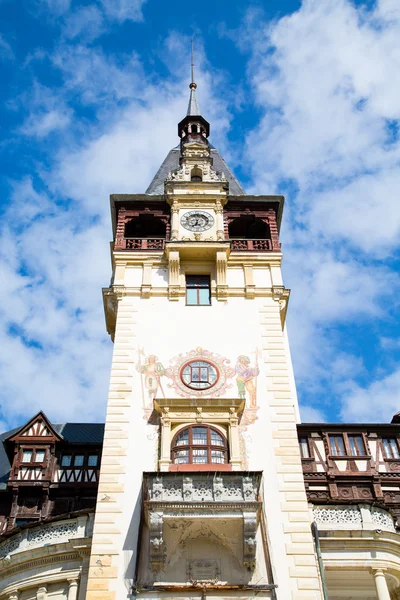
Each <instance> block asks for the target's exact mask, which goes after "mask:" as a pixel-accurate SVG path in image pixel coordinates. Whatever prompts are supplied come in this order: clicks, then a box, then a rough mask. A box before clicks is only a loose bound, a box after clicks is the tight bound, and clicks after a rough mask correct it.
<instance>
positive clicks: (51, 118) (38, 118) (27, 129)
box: [21, 110, 70, 138]
mask: <svg viewBox="0 0 400 600" xmlns="http://www.w3.org/2000/svg"><path fill="white" fill-rule="evenodd" d="M69 122H70V115H69V111H64V112H61V111H59V110H50V111H49V112H46V113H44V114H40V113H39V114H38V113H36V114H31V115H30V116H29V118H28V119H27V120H26V121H25V123H24V124H23V126H22V127H21V132H22V133H24V134H25V135H32V136H36V137H38V138H43V137H46V136H47V135H49V133H52V132H53V131H58V130H60V129H64V128H65V127H67V125H69Z"/></svg>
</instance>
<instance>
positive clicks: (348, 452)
mask: <svg viewBox="0 0 400 600" xmlns="http://www.w3.org/2000/svg"><path fill="white" fill-rule="evenodd" d="M326 437H327V444H328V450H329V452H328V455H329V458H331V459H341V458H345V459H347V460H349V459H353V460H356V459H358V458H371V455H370V453H369V452H368V445H367V439H366V436H365V434H364V433H363V432H361V431H355V432H347V431H346V432H343V433H337V432H336V431H330V432H327V433H326ZM334 437H336V438H342V441H343V448H344V454H339V453H337V454H335V453H334V452H333V451H332V449H333V446H332V443H331V438H334ZM350 437H351V438H357V437H359V438H361V441H362V444H363V453H362V454H353V452H352V446H351V443H350V440H349V438H350ZM336 448H338V446H336Z"/></svg>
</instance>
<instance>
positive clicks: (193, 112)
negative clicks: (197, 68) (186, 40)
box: [186, 40, 200, 117]
mask: <svg viewBox="0 0 400 600" xmlns="http://www.w3.org/2000/svg"><path fill="white" fill-rule="evenodd" d="M191 44H192V62H191V68H192V80H191V82H190V84H189V88H190V97H189V105H188V109H187V113H186V116H188V117H198V116H199V115H200V109H199V105H198V104H197V98H196V88H197V84H196V83H195V82H194V41H193V40H191Z"/></svg>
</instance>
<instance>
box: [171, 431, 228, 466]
mask: <svg viewBox="0 0 400 600" xmlns="http://www.w3.org/2000/svg"><path fill="white" fill-rule="evenodd" d="M172 462H173V463H174V464H176V465H182V464H185V465H187V464H193V465H206V464H225V463H227V462H228V447H227V440H226V438H225V436H224V435H222V433H221V432H220V431H218V430H217V429H215V428H214V427H211V426H210V425H203V426H197V425H191V426H189V427H186V428H185V429H183V430H181V431H180V432H179V433H177V434H176V436H175V437H174V439H173V441H172Z"/></svg>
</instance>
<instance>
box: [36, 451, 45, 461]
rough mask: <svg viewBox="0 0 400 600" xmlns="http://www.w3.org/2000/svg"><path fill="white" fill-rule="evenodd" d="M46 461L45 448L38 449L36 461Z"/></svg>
mask: <svg viewBox="0 0 400 600" xmlns="http://www.w3.org/2000/svg"><path fill="white" fill-rule="evenodd" d="M43 461H44V450H36V460H35V462H38V463H39V462H43Z"/></svg>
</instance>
